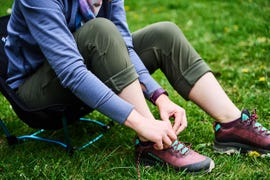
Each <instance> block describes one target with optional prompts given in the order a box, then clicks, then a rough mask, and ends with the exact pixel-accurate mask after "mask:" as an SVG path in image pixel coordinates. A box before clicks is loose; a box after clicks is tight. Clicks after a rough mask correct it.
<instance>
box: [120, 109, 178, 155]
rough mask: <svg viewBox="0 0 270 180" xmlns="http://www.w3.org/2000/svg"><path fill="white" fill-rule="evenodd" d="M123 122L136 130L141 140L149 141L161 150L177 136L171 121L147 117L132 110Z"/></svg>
mask: <svg viewBox="0 0 270 180" xmlns="http://www.w3.org/2000/svg"><path fill="white" fill-rule="evenodd" d="M124 124H125V125H126V126H128V127H130V128H132V129H133V130H135V131H136V133H137V135H138V137H139V139H140V140H142V141H151V142H153V143H154V148H155V149H157V150H162V149H164V148H167V147H169V146H170V145H171V144H172V143H173V142H174V141H175V140H176V139H177V136H176V134H175V132H174V130H173V128H172V125H171V122H169V121H160V120H155V119H147V118H145V117H143V116H141V115H140V114H139V113H137V112H136V110H133V111H132V112H131V113H130V115H129V117H128V119H127V120H126V121H125V122H124Z"/></svg>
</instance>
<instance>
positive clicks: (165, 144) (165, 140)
mask: <svg viewBox="0 0 270 180" xmlns="http://www.w3.org/2000/svg"><path fill="white" fill-rule="evenodd" d="M171 144H172V140H171V139H170V137H169V136H165V137H163V147H165V148H166V147H169V146H170V145H171Z"/></svg>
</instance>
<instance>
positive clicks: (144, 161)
mask: <svg viewBox="0 0 270 180" xmlns="http://www.w3.org/2000/svg"><path fill="white" fill-rule="evenodd" d="M209 159H210V158H209ZM140 163H141V164H142V165H143V166H144V167H151V166H154V165H156V164H160V165H168V166H170V167H173V168H174V169H175V170H176V171H183V172H187V173H190V174H203V173H210V172H211V171H212V170H213V169H214V168H215V163H214V161H213V160H212V159H210V163H209V167H208V168H205V169H203V168H202V169H201V170H198V171H192V170H189V169H188V168H187V167H180V168H179V167H174V166H172V165H170V164H169V163H166V162H164V161H162V162H161V161H157V160H153V159H148V158H141V159H140Z"/></svg>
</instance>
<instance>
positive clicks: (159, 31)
mask: <svg viewBox="0 0 270 180" xmlns="http://www.w3.org/2000/svg"><path fill="white" fill-rule="evenodd" d="M157 26H158V27H157V28H155V33H156V37H159V38H158V39H159V40H160V42H161V43H163V44H164V42H168V43H170V42H173V41H175V40H176V39H178V37H179V38H180V39H181V38H182V37H184V35H183V33H182V31H181V29H180V28H179V27H178V26H177V25H176V24H175V23H173V22H169V21H165V22H160V23H157Z"/></svg>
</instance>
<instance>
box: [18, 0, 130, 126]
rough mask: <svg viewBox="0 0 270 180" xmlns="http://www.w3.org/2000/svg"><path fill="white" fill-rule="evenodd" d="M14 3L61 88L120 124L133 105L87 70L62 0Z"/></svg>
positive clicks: (24, 0)
mask: <svg viewBox="0 0 270 180" xmlns="http://www.w3.org/2000/svg"><path fill="white" fill-rule="evenodd" d="M17 2H20V3H19V7H20V10H21V12H22V15H23V18H24V19H25V22H26V24H27V29H29V31H30V34H31V35H32V36H33V40H34V41H35V42H36V43H37V45H38V46H39V47H40V49H41V51H42V53H43V54H44V56H45V58H46V59H47V60H48V62H49V64H50V65H51V67H52V68H53V70H54V71H55V73H56V75H57V77H58V78H59V79H60V81H61V83H62V85H63V87H65V88H69V89H70V90H71V91H72V92H73V93H74V94H75V95H76V96H77V97H78V98H79V99H81V100H82V101H83V102H85V103H86V104H87V105H89V106H90V107H92V108H94V109H97V110H98V111H100V112H101V113H103V114H105V115H107V116H108V117H110V118H112V119H114V120H116V121H118V122H119V123H123V122H124V121H125V120H126V119H127V117H128V115H129V114H130V112H131V111H132V109H133V106H132V105H131V104H129V103H128V102H126V101H124V100H122V99H121V98H120V97H119V96H117V95H116V94H115V93H114V92H112V91H111V90H110V89H109V88H108V87H107V86H106V85H104V83H102V82H101V81H100V80H99V79H98V78H97V77H96V76H95V75H94V74H93V73H91V72H90V71H89V70H88V69H87V68H86V66H85V64H84V63H83V58H82V56H81V55H80V53H79V51H78V49H77V45H76V42H75V40H74V38H73V35H72V33H71V32H70V30H69V29H68V26H67V22H66V19H65V16H64V7H63V4H61V1H55V0H46V1H33V0H20V1H17ZM22 36H23V34H22ZM29 43H30V42H29Z"/></svg>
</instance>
